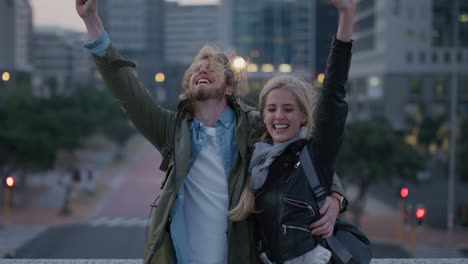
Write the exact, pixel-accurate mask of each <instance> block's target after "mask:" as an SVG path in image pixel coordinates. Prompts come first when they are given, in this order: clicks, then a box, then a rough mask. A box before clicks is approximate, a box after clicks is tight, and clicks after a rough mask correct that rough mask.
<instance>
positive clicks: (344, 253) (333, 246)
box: [300, 145, 353, 264]
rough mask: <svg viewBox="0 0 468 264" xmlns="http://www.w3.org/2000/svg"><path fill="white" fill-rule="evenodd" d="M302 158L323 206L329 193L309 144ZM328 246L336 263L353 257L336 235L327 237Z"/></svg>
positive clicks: (317, 198) (312, 185)
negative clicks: (318, 173) (311, 154)
mask: <svg viewBox="0 0 468 264" xmlns="http://www.w3.org/2000/svg"><path fill="white" fill-rule="evenodd" d="M300 160H301V163H302V169H304V172H305V175H306V178H307V181H308V182H309V185H310V188H311V189H312V191H313V192H314V195H315V199H316V201H317V205H318V208H320V207H322V205H323V203H324V202H325V199H326V198H327V193H326V192H325V189H324V188H323V187H322V185H321V184H320V181H319V178H318V176H317V172H316V171H315V167H314V164H313V163H312V159H311V158H310V154H309V150H308V148H307V145H305V146H304V147H303V148H302V150H301V154H300ZM325 240H326V241H327V244H328V246H329V247H330V250H331V252H332V258H333V260H334V262H335V263H339V264H346V263H348V262H349V261H350V260H351V258H352V257H353V256H352V255H351V253H349V251H348V250H347V249H346V248H345V247H344V246H343V245H342V244H341V243H340V241H338V239H336V237H335V236H331V237H329V238H326V239H325Z"/></svg>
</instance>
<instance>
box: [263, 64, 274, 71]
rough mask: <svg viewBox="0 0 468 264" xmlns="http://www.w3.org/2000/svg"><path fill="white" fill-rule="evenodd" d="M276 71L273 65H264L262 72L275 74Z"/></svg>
mask: <svg viewBox="0 0 468 264" xmlns="http://www.w3.org/2000/svg"><path fill="white" fill-rule="evenodd" d="M274 71H275V67H274V66H273V65H272V64H269V63H267V64H263V65H262V72H274Z"/></svg>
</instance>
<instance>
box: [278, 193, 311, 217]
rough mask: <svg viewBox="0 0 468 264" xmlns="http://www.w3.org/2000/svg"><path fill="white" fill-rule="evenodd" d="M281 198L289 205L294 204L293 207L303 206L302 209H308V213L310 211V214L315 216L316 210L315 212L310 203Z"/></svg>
mask: <svg viewBox="0 0 468 264" xmlns="http://www.w3.org/2000/svg"><path fill="white" fill-rule="evenodd" d="M282 200H283V202H285V203H286V204H289V205H291V206H295V207H299V208H303V209H306V210H308V211H309V213H310V216H315V215H316V212H315V210H314V208H313V207H312V205H310V204H308V203H307V202H304V201H301V200H297V199H292V198H288V197H283V199H282Z"/></svg>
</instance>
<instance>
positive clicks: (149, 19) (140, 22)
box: [98, 0, 164, 88]
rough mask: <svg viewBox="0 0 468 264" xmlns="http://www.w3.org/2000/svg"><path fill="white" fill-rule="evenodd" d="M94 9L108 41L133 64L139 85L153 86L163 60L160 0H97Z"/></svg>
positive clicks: (162, 11)
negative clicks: (97, 6) (97, 3)
mask: <svg viewBox="0 0 468 264" xmlns="http://www.w3.org/2000/svg"><path fill="white" fill-rule="evenodd" d="M98 10H99V16H100V17H101V19H102V22H103V23H104V26H105V29H106V31H107V33H108V34H109V37H110V39H111V42H112V44H113V45H114V46H115V47H116V48H118V50H119V52H120V53H121V54H122V55H123V56H124V57H125V58H127V59H131V60H132V61H134V62H135V63H136V64H137V68H136V69H135V70H136V72H137V74H138V75H139V79H140V80H141V81H142V82H143V84H144V85H145V86H146V87H147V88H152V87H155V85H156V83H155V80H154V79H155V74H156V73H157V72H158V71H160V69H161V67H162V65H163V63H164V1H163V0H132V1H128V0H101V1H100V5H99V9H98Z"/></svg>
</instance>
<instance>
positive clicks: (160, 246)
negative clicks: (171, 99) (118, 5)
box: [76, 0, 349, 264]
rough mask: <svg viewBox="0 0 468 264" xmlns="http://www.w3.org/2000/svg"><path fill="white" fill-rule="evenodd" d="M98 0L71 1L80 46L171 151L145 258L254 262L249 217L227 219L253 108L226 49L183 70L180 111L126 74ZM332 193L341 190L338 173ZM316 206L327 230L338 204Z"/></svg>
mask: <svg viewBox="0 0 468 264" xmlns="http://www.w3.org/2000/svg"><path fill="white" fill-rule="evenodd" d="M343 1H349V0H343ZM97 2H98V1H97V0H76V9H77V12H78V14H79V16H80V17H81V18H82V19H83V21H84V23H85V25H86V28H87V30H88V38H89V40H90V41H87V42H86V43H85V48H86V49H87V50H88V51H89V52H90V53H92V54H93V57H94V60H95V62H96V65H97V67H98V69H99V71H100V72H101V74H102V76H103V79H104V80H105V82H106V83H107V86H108V87H109V89H110V90H111V92H112V94H113V95H114V97H115V98H116V99H117V100H118V101H119V102H120V103H121V105H122V108H123V109H124V111H125V112H126V113H127V115H128V116H129V118H130V119H131V120H132V122H133V123H134V124H135V126H136V127H137V129H138V130H139V131H140V132H141V133H142V134H143V135H144V136H145V137H146V138H147V139H148V140H149V141H150V142H151V143H152V144H153V145H154V146H155V147H156V148H157V149H158V150H159V151H160V152H163V150H164V149H165V148H167V146H170V148H172V153H173V154H172V155H171V157H170V158H169V163H168V169H167V176H166V178H165V179H164V181H163V183H162V186H161V189H162V191H161V194H160V199H159V201H158V205H157V206H156V210H155V213H154V216H153V217H152V219H151V223H150V229H149V233H148V241H147V246H146V250H145V255H144V263H158V264H159V263H257V262H258V252H257V250H256V248H257V245H256V240H255V237H254V235H255V232H254V229H253V222H252V221H250V220H246V221H240V222H232V221H229V218H228V217H227V211H228V210H229V209H232V207H234V206H235V205H236V204H237V203H238V201H239V197H240V194H241V191H242V188H243V186H244V182H245V179H246V177H245V175H246V173H247V169H248V162H249V161H250V152H251V149H250V147H249V145H248V142H249V135H250V134H251V132H252V128H253V127H252V124H251V123H252V122H251V121H250V119H249V118H248V112H249V111H251V110H253V108H252V107H250V106H248V105H246V104H245V103H243V102H242V101H241V100H240V97H242V96H243V95H244V94H245V91H246V82H245V81H241V80H242V78H239V76H238V75H236V74H238V73H236V72H235V71H234V70H233V68H232V67H231V64H230V61H229V59H228V58H227V57H226V56H225V55H224V54H222V53H220V52H218V51H216V50H215V49H213V48H210V47H204V48H203V49H202V50H200V52H199V54H198V55H197V56H196V57H195V59H194V62H193V63H192V65H191V66H190V67H189V69H188V70H187V72H186V74H185V76H184V81H183V87H184V89H185V92H184V93H183V94H182V95H181V102H180V104H179V107H178V111H177V112H173V111H169V110H166V109H163V108H161V107H160V106H159V105H158V104H157V103H156V102H155V101H154V99H153V98H152V97H151V95H150V94H149V93H148V92H147V90H146V89H145V88H143V87H142V85H141V84H140V83H139V82H138V80H137V79H136V77H135V76H134V74H133V73H132V72H131V70H130V67H135V65H134V64H133V63H132V62H129V61H125V60H123V59H122V58H121V57H120V55H119V54H118V53H117V51H116V50H115V49H114V48H113V47H112V45H111V44H110V41H109V38H108V37H107V34H106V33H105V31H104V27H103V25H102V23H101V20H100V19H99V17H98V15H97V4H98V3H97ZM340 21H341V20H340ZM332 192H333V195H335V196H340V197H341V195H340V193H343V189H342V187H341V184H340V183H339V180H337V179H336V180H334V185H333V187H332ZM340 197H338V198H340ZM322 208H323V211H324V217H322V219H321V220H319V221H321V222H320V223H318V222H319V221H317V222H316V223H317V224H316V226H315V227H314V228H315V234H319V235H326V234H328V233H329V232H330V228H331V229H333V224H334V221H335V219H336V216H337V215H338V211H340V204H339V202H338V199H334V198H331V197H328V198H327V201H326V202H325V204H324V206H323V207H322ZM341 209H344V208H341ZM313 231H314V230H313Z"/></svg>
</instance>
